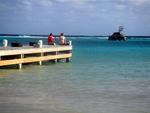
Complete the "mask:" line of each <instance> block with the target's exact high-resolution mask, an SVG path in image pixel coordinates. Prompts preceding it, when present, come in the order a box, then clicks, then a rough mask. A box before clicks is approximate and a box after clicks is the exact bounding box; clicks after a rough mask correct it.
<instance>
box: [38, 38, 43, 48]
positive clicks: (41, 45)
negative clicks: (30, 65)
mask: <svg viewBox="0 0 150 113" xmlns="http://www.w3.org/2000/svg"><path fill="white" fill-rule="evenodd" d="M38 45H39V47H40V48H42V47H43V41H42V40H39V41H38Z"/></svg>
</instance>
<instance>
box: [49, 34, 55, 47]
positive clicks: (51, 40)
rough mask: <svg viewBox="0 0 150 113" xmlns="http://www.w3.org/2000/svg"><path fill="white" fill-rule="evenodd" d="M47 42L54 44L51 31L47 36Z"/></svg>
mask: <svg viewBox="0 0 150 113" xmlns="http://www.w3.org/2000/svg"><path fill="white" fill-rule="evenodd" d="M48 44H49V45H55V37H54V36H53V34H52V33H50V35H49V36H48Z"/></svg>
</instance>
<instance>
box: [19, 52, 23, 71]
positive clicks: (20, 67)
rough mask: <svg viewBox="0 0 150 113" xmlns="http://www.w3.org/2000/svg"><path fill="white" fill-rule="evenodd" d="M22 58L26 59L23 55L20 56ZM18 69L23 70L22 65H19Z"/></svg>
mask: <svg viewBox="0 0 150 113" xmlns="http://www.w3.org/2000/svg"><path fill="white" fill-rule="evenodd" d="M20 58H21V59H22V58H24V55H23V54H21V55H20ZM18 68H19V69H22V63H20V64H18Z"/></svg>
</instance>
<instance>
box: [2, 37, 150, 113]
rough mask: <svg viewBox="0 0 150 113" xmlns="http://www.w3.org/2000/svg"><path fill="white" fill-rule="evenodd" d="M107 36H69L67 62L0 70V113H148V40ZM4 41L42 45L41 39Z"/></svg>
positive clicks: (149, 59) (16, 38)
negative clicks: (68, 60)
mask: <svg viewBox="0 0 150 113" xmlns="http://www.w3.org/2000/svg"><path fill="white" fill-rule="evenodd" d="M106 38H107V37H94V36H93V37H92V36H91V37H73V36H72V37H68V39H69V40H72V44H73V51H72V52H73V57H72V61H71V62H69V63H65V62H60V63H56V64H53V63H48V62H47V63H45V64H43V65H42V66H39V65H37V64H30V65H23V69H22V70H18V69H16V68H1V69H0V113H150V37H149V38H148V37H146V38H145V37H142V38H139V37H133V38H132V37H130V38H129V39H128V40H127V41H108V40H107V39H106ZM3 39H8V41H9V42H14V41H15V42H20V43H22V44H23V45H28V43H29V42H31V41H35V42H36V41H38V40H40V39H42V40H43V41H44V44H47V37H43V36H0V44H1V45H2V40H3ZM57 41H58V40H56V42H57ZM9 45H10V43H9Z"/></svg>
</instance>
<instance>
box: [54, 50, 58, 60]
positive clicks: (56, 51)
mask: <svg viewBox="0 0 150 113" xmlns="http://www.w3.org/2000/svg"><path fill="white" fill-rule="evenodd" d="M57 54H58V52H57V51H56V53H55V55H57ZM54 63H57V59H54Z"/></svg>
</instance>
